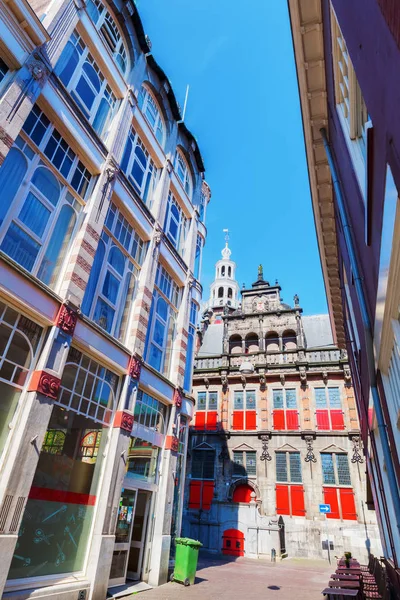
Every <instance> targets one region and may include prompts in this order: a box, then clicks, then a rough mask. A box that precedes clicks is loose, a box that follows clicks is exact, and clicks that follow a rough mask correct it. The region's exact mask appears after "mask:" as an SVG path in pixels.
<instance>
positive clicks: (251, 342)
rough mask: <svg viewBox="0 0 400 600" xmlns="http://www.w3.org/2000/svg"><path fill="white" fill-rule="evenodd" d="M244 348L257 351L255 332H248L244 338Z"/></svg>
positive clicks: (257, 343) (248, 350)
mask: <svg viewBox="0 0 400 600" xmlns="http://www.w3.org/2000/svg"><path fill="white" fill-rule="evenodd" d="M245 348H246V351H247V352H258V351H259V349H260V345H259V341H258V335H257V334H256V333H248V334H247V335H246V339H245Z"/></svg>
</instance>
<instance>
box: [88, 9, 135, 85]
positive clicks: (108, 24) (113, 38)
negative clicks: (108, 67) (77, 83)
mask: <svg viewBox="0 0 400 600" xmlns="http://www.w3.org/2000/svg"><path fill="white" fill-rule="evenodd" d="M91 2H92V3H93V5H94V6H95V7H96V8H97V11H98V17H97V20H96V19H93V17H92V16H91V15H90V12H89V10H88V8H87V6H86V11H87V13H88V15H89V18H90V19H91V20H92V21H93V23H94V24H95V26H96V29H97V31H98V32H99V34H100V36H101V38H102V39H103V41H104V42H105V47H106V48H107V51H108V52H110V54H111V55H112V57H113V59H114V60H115V62H116V64H117V65H118V69H119V70H120V71H121V73H122V74H123V75H125V74H126V73H127V71H128V67H129V54H128V52H127V49H126V46H125V43H124V39H123V36H122V34H121V32H120V30H119V27H118V25H117V24H116V22H115V19H114V17H113V16H112V14H111V13H110V12H109V11H108V10H107V9H106V7H105V6H104V4H103V3H102V2H101V1H100V0H91ZM103 27H104V29H103ZM113 42H114V43H115V47H114V48H113V47H112V45H113ZM118 57H121V60H122V61H124V62H125V67H122V65H121V64H120V63H119V61H118Z"/></svg>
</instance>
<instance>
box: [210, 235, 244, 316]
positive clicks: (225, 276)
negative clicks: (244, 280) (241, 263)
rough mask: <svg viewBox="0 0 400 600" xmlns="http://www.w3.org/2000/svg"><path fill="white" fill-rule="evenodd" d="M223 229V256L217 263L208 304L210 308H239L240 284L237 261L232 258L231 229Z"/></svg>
mask: <svg viewBox="0 0 400 600" xmlns="http://www.w3.org/2000/svg"><path fill="white" fill-rule="evenodd" d="M222 231H223V233H224V234H225V246H224V248H223V249H222V251H221V255H222V258H220V260H219V261H218V262H217V263H216V265H215V279H214V281H213V283H212V284H211V286H210V299H209V302H208V306H209V307H210V308H217V307H221V308H223V307H224V306H231V307H232V308H237V306H238V303H239V300H238V295H239V285H238V283H237V281H236V279H235V271H236V263H235V262H234V261H233V260H231V254H232V251H231V249H230V248H229V230H228V229H223V230H222Z"/></svg>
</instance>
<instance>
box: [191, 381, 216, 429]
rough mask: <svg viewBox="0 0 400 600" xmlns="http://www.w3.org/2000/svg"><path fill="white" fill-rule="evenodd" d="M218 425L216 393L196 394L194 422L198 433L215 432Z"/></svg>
mask: <svg viewBox="0 0 400 600" xmlns="http://www.w3.org/2000/svg"><path fill="white" fill-rule="evenodd" d="M217 423H218V392H217V391H207V392H197V406H196V422H195V426H194V428H195V429H196V430H198V431H203V430H208V431H216V430H217Z"/></svg>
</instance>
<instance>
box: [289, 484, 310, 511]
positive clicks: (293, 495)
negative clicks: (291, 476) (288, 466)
mask: <svg viewBox="0 0 400 600" xmlns="http://www.w3.org/2000/svg"><path fill="white" fill-rule="evenodd" d="M290 499H291V501H292V515H293V516H296V517H304V516H305V514H306V507H305V504H304V488H303V486H302V485H291V486H290Z"/></svg>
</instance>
